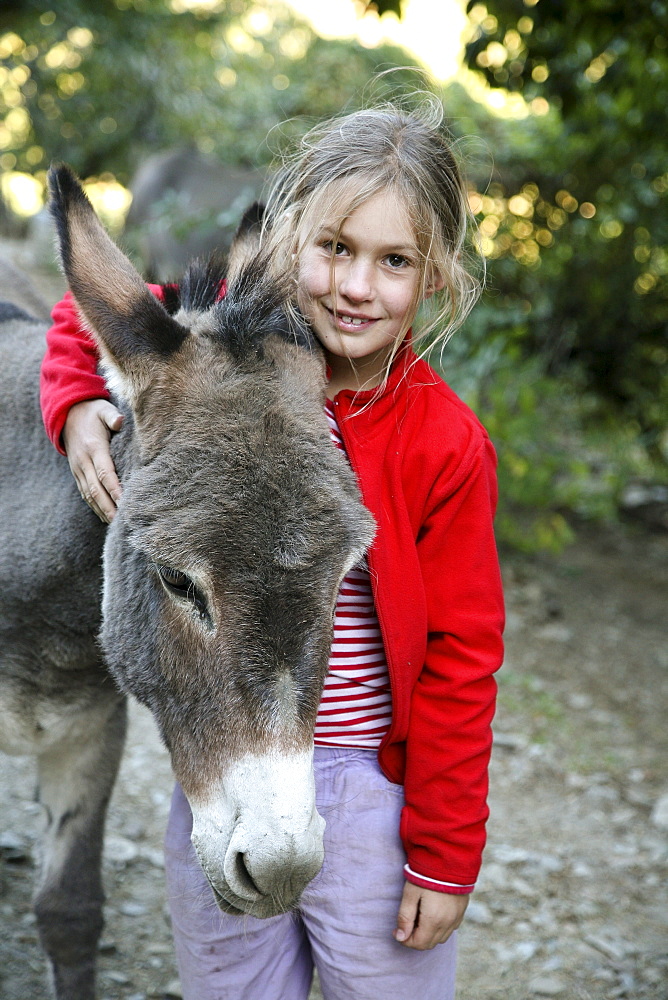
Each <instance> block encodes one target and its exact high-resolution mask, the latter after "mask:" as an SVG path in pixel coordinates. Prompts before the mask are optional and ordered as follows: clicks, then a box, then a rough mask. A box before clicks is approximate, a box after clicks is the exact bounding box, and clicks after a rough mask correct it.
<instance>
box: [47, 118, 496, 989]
mask: <svg viewBox="0 0 668 1000" xmlns="http://www.w3.org/2000/svg"><path fill="white" fill-rule="evenodd" d="M441 117H442V111H441V109H440V105H439V106H437V107H436V106H434V105H432V104H429V105H427V107H426V108H422V109H420V110H419V111H413V112H410V113H408V112H404V111H402V110H400V109H398V108H395V107H393V106H385V107H382V108H378V109H373V110H368V111H361V112H356V113H353V114H350V115H348V116H346V117H344V118H342V119H340V120H337V121H333V122H329V123H326V124H325V125H324V126H321V127H320V128H318V129H316V130H314V131H313V132H311V133H309V135H307V136H306V138H305V139H304V140H302V142H301V145H300V148H299V150H298V152H297V154H296V156H295V158H294V160H293V161H292V162H291V163H290V164H289V165H288V166H287V168H286V169H285V170H284V171H283V172H282V174H281V178H280V183H279V184H277V185H276V187H275V188H274V190H273V191H272V192H271V193H270V196H269V201H268V206H267V220H268V224H267V227H266V231H265V232H264V233H263V239H265V240H266V241H268V242H269V244H270V246H271V248H272V253H273V256H274V259H275V260H276V262H277V267H279V268H281V267H288V268H290V269H291V270H292V273H293V275H294V288H295V295H294V300H295V305H298V306H299V308H300V309H301V310H302V311H303V313H304V314H305V315H306V316H307V317H308V318H309V320H310V322H311V324H312V326H313V329H314V330H315V332H316V335H317V337H318V339H319V340H320V343H321V344H322V347H323V350H324V352H325V356H326V359H327V362H328V368H329V384H328V392H327V397H328V399H327V403H326V412H327V418H328V420H329V423H330V427H331V433H332V438H333V441H334V443H335V444H336V445H337V446H338V447H339V448H341V449H343V450H344V451H345V453H346V454H347V456H348V459H349V460H350V462H351V464H352V466H353V468H354V470H355V472H356V474H357V477H358V481H359V485H360V489H361V492H362V495H363V498H364V502H365V504H366V505H367V506H368V508H369V509H370V510H371V512H372V513H373V515H374V517H375V519H376V524H377V526H378V530H377V535H376V539H375V541H374V544H373V546H372V548H371V550H370V552H369V554H368V561H365V562H364V564H362V565H359V566H357V567H356V568H355V569H353V570H352V571H351V573H350V574H349V575H348V576H347V577H346V579H345V580H344V582H343V584H342V586H341V591H340V594H339V599H338V603H337V611H336V621H335V626H334V641H333V646H332V653H331V657H330V666H329V674H328V677H327V679H326V682H325V688H324V692H323V697H322V701H321V705H320V710H319V714H318V720H317V725H316V732H315V744H316V748H315V774H316V788H317V795H318V808H319V811H320V813H321V815H322V816H323V817H324V818H325V820H326V823H327V827H326V833H325V864H324V867H323V869H322V871H321V873H320V874H319V875H318V876H317V877H316V878H315V879H314V881H313V882H312V883H311V884H310V885H309V886H308V887H307V889H306V891H305V892H304V894H303V897H302V900H301V902H300V907H299V909H298V911H297V912H295V913H290V914H285V915H283V916H280V917H275V918H271V919H270V920H267V921H260V920H255V919H254V918H250V917H249V918H239V917H234V916H228V915H224V914H221V913H220V912H219V911H218V910H217V908H216V907H215V905H214V903H213V900H212V899H211V893H210V890H209V889H208V886H207V883H206V881H205V879H204V876H203V874H202V872H201V870H200V869H199V866H198V864H197V861H196V859H195V856H194V853H193V851H192V848H191V846H190V824H191V816H190V811H189V808H188V804H187V802H186V800H185V798H184V796H183V794H182V792H181V791H180V789H179V788H178V787H177V789H176V791H175V794H174V798H173V802H172V810H171V814H170V820H169V826H168V831H167V840H166V867H167V878H168V888H169V896H170V906H171V911H172V924H173V931H174V936H175V943H176V952H177V959H178V963H179V969H180V973H181V980H182V986H183V995H184V997H185V998H186V1000H222V998H227V997H229V998H234V1000H305V998H306V997H307V996H308V992H309V988H310V983H311V977H312V973H313V965H314V963H315V965H316V967H317V969H318V972H319V976H320V981H321V984H322V990H323V994H324V996H325V998H326V1000H406V998H407V997H409V996H411V995H413V994H414V993H416V994H418V995H420V996H421V997H422V998H424V1000H449V998H452V997H454V972H455V935H454V934H453V932H454V931H455V929H456V928H457V927H458V926H459V924H460V923H461V920H462V918H463V915H464V911H465V909H466V904H467V900H468V894H469V893H470V892H471V891H472V889H473V888H474V884H475V880H476V876H477V874H478V870H479V867H480V860H481V853H482V848H483V844H484V836H485V834H484V828H485V821H486V818H487V813H488V810H487V805H486V795H487V766H488V761H489V753H490V747H491V730H490V723H491V720H492V715H493V711H494V698H495V683H494V680H493V677H492V674H493V673H494V671H495V670H496V669H497V668H498V667H499V665H500V663H501V657H502V648H501V631H502V620H503V608H502V595H501V584H500V577H499V570H498V563H497V557H496V550H495V545H494V536H493V530H492V517H493V512H494V506H495V501H496V482H495V456H494V451H493V448H492V446H491V444H490V442H489V439H488V437H487V435H486V433H485V431H484V429H483V427H482V426H481V425H480V423H479V422H478V420H477V419H476V417H475V416H474V415H473V413H472V412H471V411H470V410H469V409H468V408H467V407H466V406H465V405H464V404H463V403H462V402H461V401H460V400H459V399H458V397H457V396H456V395H455V394H454V393H453V392H452V391H451V390H450V389H449V388H448V386H447V385H446V384H445V383H444V382H443V381H442V380H441V379H440V377H439V376H438V375H437V374H436V373H435V372H434V371H433V370H432V369H431V368H430V367H429V366H428V365H427V364H426V363H425V362H424V361H422V360H420V359H419V358H418V356H417V355H416V353H415V351H414V346H415V344H416V343H417V339H418V338H417V336H416V335H412V333H411V329H410V328H411V324H412V322H413V319H414V317H415V314H416V311H417V308H418V306H419V305H420V303H421V302H423V301H424V300H425V299H428V298H432V302H437V303H438V307H437V308H436V309H435V310H432V312H433V313H435V316H436V318H435V320H434V322H433V323H432V324H430V326H429V328H428V329H427V330H423V331H422V335H423V336H424V335H426V333H429V332H432V331H433V330H434V328H437V329H438V336H439V337H440V338H441V339H442V340H443V341H444V340H445V338H446V337H447V336H448V335H449V334H450V333H451V332H452V330H453V329H454V327H455V326H456V325H457V324H458V323H459V322H461V320H462V318H463V317H464V316H465V315H466V314H467V312H468V311H469V309H470V308H471V306H472V304H473V302H474V299H475V297H476V284H475V282H474V280H473V279H472V278H471V277H470V276H469V274H468V273H467V270H466V269H465V251H464V247H465V237H466V231H467V221H468V207H467V197H466V190H465V186H464V184H463V180H462V177H461V174H460V172H459V169H458V167H457V164H456V161H455V159H454V157H453V154H452V150H451V147H450V143H449V141H448V138H447V135H446V134H445V132H444V131H443V129H442V126H441ZM153 291H154V292H155V294H156V295H158V296H160V297H163V298H164V297H165V295H167V294H172V293H171V292H166V291H165V290H164V289H161V288H153ZM53 315H54V321H55V325H54V327H53V328H52V330H51V331H50V333H49V338H48V350H47V355H46V358H45V360H44V366H43V372H42V401H43V411H44V419H45V424H46V427H47V431H48V433H49V435H50V436H51V439H52V441H53V442H54V444H55V445H56V447H58V448H60V449H61V450H64V451H65V452H66V454H67V456H68V459H69V462H70V466H71V468H72V472H73V474H74V476H75V478H76V480H77V483H78V484H79V488H80V491H81V493H82V495H83V496H84V498H85V499H86V500H87V502H88V503H89V504H90V505H91V507H92V508H93V509H94V510H95V511H96V513H97V514H98V515H99V516H100V517H102V518H103V519H104V520H111V518H112V517H113V515H114V510H115V505H116V503H117V502H118V500H119V498H120V493H121V488H120V484H119V482H118V479H117V477H116V474H115V471H114V468H113V464H112V462H111V458H110V455H109V437H110V434H111V433H112V432H113V431H115V430H118V428H119V426H120V421H121V415H120V414H119V413H118V411H117V410H116V409H115V407H114V406H113V405H112V404H111V402H109V398H108V393H107V391H106V388H105V385H104V382H103V381H102V380H101V379H100V377H99V376H98V375H97V373H96V364H97V357H96V352H95V348H94V346H93V344H92V342H91V341H90V339H89V338H88V336H87V335H86V333H85V332H84V331H83V330H82V329H81V328H80V326H79V323H78V320H77V316H76V312H75V309H74V306H73V303H72V301H71V299H69V298H68V297H66V299H65V300H63V302H61V303H60V304H59V305H58V306H56V308H55V310H54V314H53Z"/></svg>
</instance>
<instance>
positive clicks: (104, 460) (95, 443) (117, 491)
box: [63, 399, 123, 524]
mask: <svg viewBox="0 0 668 1000" xmlns="http://www.w3.org/2000/svg"><path fill="white" fill-rule="evenodd" d="M122 423H123V414H122V413H121V412H120V410H117V409H116V407H115V406H114V405H113V403H110V402H109V401H108V400H106V399H86V400H84V401H83V402H81V403H75V404H74V406H72V407H71V409H70V411H69V413H68V414H67V419H66V421H65V426H64V428H63V444H64V446H65V452H66V454H67V460H68V462H69V463H70V469H71V470H72V475H73V476H74V478H75V480H76V484H77V486H78V487H79V493H80V494H81V496H82V498H83V499H84V500H85V501H86V503H87V504H88V506H89V507H90V508H91V509H92V510H94V511H95V513H96V514H97V516H98V517H99V518H100V520H101V521H104V522H106V523H107V524H109V523H110V522H111V521H112V520H113V519H114V516H115V514H116V507H117V505H118V501H119V500H120V498H121V484H120V482H119V481H118V476H117V475H116V469H115V468H114V463H113V461H112V459H111V451H110V448H109V441H110V439H111V434H112V431H118V430H120V428H121V424H122Z"/></svg>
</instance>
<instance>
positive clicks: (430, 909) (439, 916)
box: [394, 882, 469, 951]
mask: <svg viewBox="0 0 668 1000" xmlns="http://www.w3.org/2000/svg"><path fill="white" fill-rule="evenodd" d="M468 903H469V897H468V896H463V895H462V896H455V895H452V894H450V893H447V892H433V891H432V890H431V889H422V888H421V887H420V886H419V885H413V883H412V882H406V884H405V885H404V891H403V895H402V897H401V905H400V907H399V914H398V916H397V928H396V930H395V931H394V937H395V940H397V941H398V942H399V943H400V944H403V945H405V946H406V947H407V948H416V949H417V950H418V951H427V950H428V949H429V948H433V947H434V946H435V945H437V944H443V942H444V941H447V940H448V938H449V937H450V935H451V934H452V932H453V931H454V930H456V929H457V928H458V927H459V925H460V924H461V922H462V920H463V919H464V911H465V910H466V907H467V906H468Z"/></svg>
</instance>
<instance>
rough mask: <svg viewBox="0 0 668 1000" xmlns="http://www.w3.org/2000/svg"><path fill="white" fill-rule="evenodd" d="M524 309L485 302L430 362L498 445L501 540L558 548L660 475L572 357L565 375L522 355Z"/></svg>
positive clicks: (527, 547)
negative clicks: (629, 491)
mask: <svg viewBox="0 0 668 1000" xmlns="http://www.w3.org/2000/svg"><path fill="white" fill-rule="evenodd" d="M526 336H527V317H526V312H525V311H524V310H522V309H521V308H518V307H517V306H515V305H512V304H511V305H508V304H507V303H506V304H504V303H498V302H497V303H496V304H494V305H489V304H483V305H480V306H478V308H477V310H476V311H474V313H473V314H472V315H471V317H470V318H469V320H468V321H467V323H466V325H465V328H464V329H463V330H462V331H460V332H459V333H458V334H457V335H456V336H455V338H453V340H451V341H450V342H449V343H448V344H447V346H446V347H445V348H444V349H443V350H442V351H441V352H439V356H437V357H432V359H431V361H432V364H435V365H436V367H437V368H439V369H440V370H441V372H442V373H443V376H444V378H446V380H447V381H448V383H449V384H450V385H451V386H452V387H453V388H454V389H455V391H456V392H458V393H459V394H460V395H461V396H462V398H463V399H465V400H466V402H467V403H468V404H469V405H470V406H471V407H472V408H473V409H474V410H475V412H476V413H478V415H479V416H480V418H481V420H482V421H483V423H484V424H485V426H486V428H487V430H488V431H489V434H490V437H491V439H492V441H493V442H494V445H495V447H496V450H497V454H498V459H499V466H498V478H499V498H500V499H499V510H498V515H497V521H496V526H497V535H498V538H499V540H500V541H501V542H502V543H504V544H507V545H510V546H512V547H513V548H516V549H519V550H521V551H525V552H533V551H536V550H550V551H555V552H558V551H560V550H561V549H562V548H563V547H564V545H566V544H568V542H570V541H571V540H572V539H573V538H574V532H573V523H574V519H575V520H595V521H605V520H614V519H615V518H616V516H617V506H618V501H619V498H620V495H621V493H622V490H623V488H624V486H625V484H626V483H628V481H629V480H630V479H634V478H641V479H642V478H648V477H651V476H652V475H653V474H654V469H653V467H652V464H651V461H650V460H649V459H648V456H647V453H646V451H645V450H644V449H643V448H641V447H639V445H638V435H637V428H636V427H635V426H634V424H633V422H630V421H624V420H620V418H619V416H618V415H617V416H615V415H614V413H612V412H611V411H610V409H609V408H606V407H605V406H603V405H602V404H601V401H600V398H599V397H597V396H596V394H594V393H593V392H592V391H591V390H588V389H587V384H586V375H585V373H584V371H583V369H582V367H581V366H580V365H577V364H575V363H572V364H571V365H570V367H569V368H568V369H567V370H562V371H561V372H560V373H559V377H556V376H554V375H551V374H550V373H549V371H548V370H547V366H546V364H545V360H544V359H543V358H542V357H541V356H539V355H536V356H534V357H525V356H524V352H523V346H524V342H525V340H526Z"/></svg>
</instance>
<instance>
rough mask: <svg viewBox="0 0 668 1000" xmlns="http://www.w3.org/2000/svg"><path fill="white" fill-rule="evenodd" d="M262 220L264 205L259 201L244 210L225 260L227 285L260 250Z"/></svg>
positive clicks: (232, 281) (230, 283)
mask: <svg viewBox="0 0 668 1000" xmlns="http://www.w3.org/2000/svg"><path fill="white" fill-rule="evenodd" d="M263 219H264V205H263V204H262V202H261V201H254V202H253V204H252V205H251V206H250V207H249V208H247V209H246V211H245V212H244V214H243V216H242V217H241V222H240V223H239V225H238V226H237V231H236V233H235V234H234V238H233V240H232V245H231V247H230V252H229V254H228V258H227V275H226V277H227V284H228V286H229V285H232V284H234V281H235V279H236V277H237V275H238V274H239V272H240V271H242V270H243V268H244V265H245V264H246V263H247V262H248V261H249V260H250V259H251V258H252V257H255V255H256V254H257V252H258V250H259V249H260V235H261V233H262V221H263Z"/></svg>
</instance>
